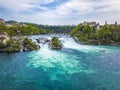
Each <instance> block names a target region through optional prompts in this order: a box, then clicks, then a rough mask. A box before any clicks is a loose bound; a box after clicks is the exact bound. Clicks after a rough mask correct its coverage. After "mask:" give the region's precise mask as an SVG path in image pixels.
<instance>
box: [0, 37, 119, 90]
mask: <svg viewBox="0 0 120 90" xmlns="http://www.w3.org/2000/svg"><path fill="white" fill-rule="evenodd" d="M53 36H54V35H49V36H48V35H40V36H39V35H38V36H30V37H29V38H31V39H33V41H35V39H36V38H48V39H51V38H52V37H53ZM59 38H60V40H61V41H62V44H63V46H64V47H63V49H61V50H51V49H50V48H49V47H48V44H40V46H41V49H40V50H37V51H32V52H21V53H14V54H5V53H2V54H0V90H119V89H120V82H119V80H120V47H114V46H93V45H82V44H78V43H76V42H75V41H74V39H73V38H72V37H69V36H59Z"/></svg>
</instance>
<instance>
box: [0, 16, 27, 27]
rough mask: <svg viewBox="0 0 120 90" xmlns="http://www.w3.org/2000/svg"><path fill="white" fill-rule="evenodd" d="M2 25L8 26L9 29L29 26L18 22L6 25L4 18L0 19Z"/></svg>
mask: <svg viewBox="0 0 120 90" xmlns="http://www.w3.org/2000/svg"><path fill="white" fill-rule="evenodd" d="M0 24H4V25H5V26H8V27H12V26H14V27H17V26H20V27H22V26H27V25H26V24H24V23H18V22H16V21H11V22H9V23H6V22H5V21H4V19H2V18H0Z"/></svg>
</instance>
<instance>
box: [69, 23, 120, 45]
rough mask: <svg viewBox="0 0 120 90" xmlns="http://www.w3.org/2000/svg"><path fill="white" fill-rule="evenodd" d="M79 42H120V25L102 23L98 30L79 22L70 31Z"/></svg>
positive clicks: (105, 43) (104, 43) (103, 43)
mask: <svg viewBox="0 0 120 90" xmlns="http://www.w3.org/2000/svg"><path fill="white" fill-rule="evenodd" d="M70 35H71V36H73V37H75V39H76V40H77V41H79V42H83V43H85V44H102V45H107V44H108V45H109V44H111V43H115V42H120V25H104V26H101V27H100V29H99V30H95V29H94V28H93V27H91V26H89V25H87V26H83V25H81V24H79V25H78V26H76V28H75V29H73V30H72V31H71V33H70Z"/></svg>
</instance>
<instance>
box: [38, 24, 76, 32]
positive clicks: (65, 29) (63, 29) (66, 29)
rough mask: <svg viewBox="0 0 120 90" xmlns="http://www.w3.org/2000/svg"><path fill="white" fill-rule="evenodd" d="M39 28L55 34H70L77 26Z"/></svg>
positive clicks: (41, 26) (44, 26)
mask: <svg viewBox="0 0 120 90" xmlns="http://www.w3.org/2000/svg"><path fill="white" fill-rule="evenodd" d="M38 27H39V28H42V29H45V30H48V31H49V30H52V32H54V33H70V32H71V31H72V30H73V29H74V28H75V27H76V26H75V25H54V26H50V25H39V26H38Z"/></svg>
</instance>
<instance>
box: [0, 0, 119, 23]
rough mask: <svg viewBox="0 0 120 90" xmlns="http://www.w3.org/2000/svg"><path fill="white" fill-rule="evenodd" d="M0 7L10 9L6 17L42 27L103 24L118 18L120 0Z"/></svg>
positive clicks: (25, 1)
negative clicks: (84, 23)
mask: <svg viewBox="0 0 120 90" xmlns="http://www.w3.org/2000/svg"><path fill="white" fill-rule="evenodd" d="M51 6H54V8H50V7H51ZM0 8H5V9H6V10H9V12H8V13H9V18H10V16H11V17H12V18H13V19H16V20H19V21H20V20H21V21H31V22H36V23H42V24H76V23H79V22H82V21H92V20H94V21H100V22H101V23H103V22H104V21H106V20H108V21H109V22H114V21H116V20H118V19H119V18H120V0H64V2H63V1H61V0H6V1H5V0H0ZM10 11H11V12H12V13H10ZM0 12H3V11H0ZM3 13H6V12H3ZM13 15H14V16H13ZM6 18H7V16H6ZM119 22H120V20H119Z"/></svg>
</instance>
